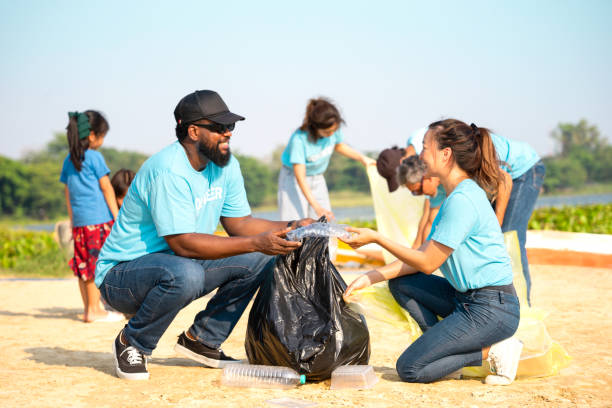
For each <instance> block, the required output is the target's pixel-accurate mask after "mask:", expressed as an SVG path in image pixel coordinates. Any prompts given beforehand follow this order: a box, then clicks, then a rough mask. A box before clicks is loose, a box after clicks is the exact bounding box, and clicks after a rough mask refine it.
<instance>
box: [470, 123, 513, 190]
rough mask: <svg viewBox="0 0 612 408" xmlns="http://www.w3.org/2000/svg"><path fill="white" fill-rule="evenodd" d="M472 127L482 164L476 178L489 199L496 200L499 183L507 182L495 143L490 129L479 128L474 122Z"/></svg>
mask: <svg viewBox="0 0 612 408" xmlns="http://www.w3.org/2000/svg"><path fill="white" fill-rule="evenodd" d="M470 127H471V128H472V131H473V134H474V138H475V139H476V142H477V143H478V146H479V150H480V160H479V161H480V166H479V167H478V169H477V170H476V174H475V178H476V180H478V184H479V185H480V186H482V188H483V189H484V190H485V191H486V192H487V194H488V196H489V199H490V200H491V201H494V200H495V199H496V198H497V191H498V189H499V184H500V183H505V179H504V177H502V173H501V170H500V162H499V160H498V158H497V152H496V151H495V145H494V144H493V140H492V139H491V134H490V132H489V129H486V128H479V127H477V126H476V125H474V124H473V123H472V124H471V126H470ZM485 186H486V188H485Z"/></svg>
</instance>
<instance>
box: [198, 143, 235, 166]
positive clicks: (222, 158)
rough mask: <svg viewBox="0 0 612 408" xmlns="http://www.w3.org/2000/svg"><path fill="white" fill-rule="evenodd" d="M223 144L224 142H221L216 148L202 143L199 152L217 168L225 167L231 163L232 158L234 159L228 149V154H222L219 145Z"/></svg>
mask: <svg viewBox="0 0 612 408" xmlns="http://www.w3.org/2000/svg"><path fill="white" fill-rule="evenodd" d="M225 142H227V141H225ZM221 143H224V142H219V143H217V144H216V145H215V146H209V145H208V144H206V143H205V142H200V143H198V151H199V152H200V154H203V155H204V156H206V157H207V158H208V159H209V160H210V161H211V162H213V163H215V164H216V165H217V166H219V167H225V166H226V165H227V163H229V160H230V157H232V152H231V150H229V149H228V151H227V153H225V154H223V153H221V150H219V144H221Z"/></svg>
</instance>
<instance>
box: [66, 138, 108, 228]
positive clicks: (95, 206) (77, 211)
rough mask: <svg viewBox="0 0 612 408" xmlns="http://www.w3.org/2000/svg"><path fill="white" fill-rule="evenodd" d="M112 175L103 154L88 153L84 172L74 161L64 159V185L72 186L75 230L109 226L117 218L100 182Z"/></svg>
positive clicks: (84, 161)
mask: <svg viewBox="0 0 612 408" xmlns="http://www.w3.org/2000/svg"><path fill="white" fill-rule="evenodd" d="M108 173H110V169H109V168H108V166H107V165H106V162H105V161H104V156H102V153H100V152H98V151H95V150H91V149H87V150H85V160H83V163H81V171H77V169H76V168H75V167H74V164H72V161H71V160H70V154H68V156H66V158H65V159H64V165H63V166H62V173H61V174H60V181H61V182H62V183H64V184H66V185H67V186H68V191H69V193H70V206H71V207H72V226H73V227H83V226H85V225H98V224H103V223H105V222H109V221H111V220H112V219H113V214H112V213H111V211H110V209H109V208H108V204H106V200H105V199H104V194H102V190H101V189H100V179H101V178H102V177H104V176H106V175H107V174H108Z"/></svg>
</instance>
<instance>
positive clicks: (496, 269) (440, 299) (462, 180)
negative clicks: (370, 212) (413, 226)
mask: <svg viewBox="0 0 612 408" xmlns="http://www.w3.org/2000/svg"><path fill="white" fill-rule="evenodd" d="M421 158H422V159H423V161H424V162H425V163H426V165H427V169H428V172H429V174H430V175H432V176H435V177H439V178H440V182H441V183H442V185H443V186H444V189H445V191H446V192H447V193H448V197H447V199H446V200H445V201H444V203H443V204H442V206H441V208H440V211H439V212H438V215H437V217H436V219H435V220H434V223H433V225H432V228H431V233H430V235H429V237H428V238H427V240H426V241H425V242H424V243H423V245H421V247H420V248H419V249H410V248H407V247H404V246H402V245H399V244H397V243H395V242H393V241H391V240H389V239H388V238H386V237H384V236H382V235H381V234H379V233H378V232H376V231H372V230H370V229H365V228H348V230H349V231H351V232H354V233H356V235H355V236H354V237H353V238H351V239H348V240H346V242H347V243H349V244H350V245H351V246H352V247H354V248H356V247H359V246H361V245H364V244H367V243H370V242H376V243H378V244H379V245H381V246H382V247H384V248H385V249H387V250H388V251H389V252H391V253H392V254H393V255H395V256H396V257H397V258H398V260H397V261H395V262H393V263H391V264H389V265H386V266H384V267H381V268H378V269H375V270H372V271H369V272H367V273H365V274H363V275H361V276H360V277H358V278H357V279H355V280H354V281H353V282H352V283H351V284H350V286H349V287H348V288H347V289H346V292H345V297H346V298H347V300H349V301H350V295H351V293H352V292H353V291H355V290H358V289H362V288H365V287H367V286H369V285H372V284H374V283H377V282H380V281H384V280H389V289H390V290H391V293H392V294H393V296H394V297H395V299H396V300H397V301H398V303H399V304H400V305H401V306H402V307H403V308H404V309H406V310H408V312H409V313H410V315H411V316H412V317H413V318H414V319H415V320H416V321H417V323H418V324H419V326H420V327H421V329H422V330H423V335H422V336H421V337H419V338H418V339H417V340H416V341H415V342H414V343H412V344H411V345H410V346H409V347H408V348H407V349H406V351H404V353H403V354H402V355H401V356H400V358H399V360H398V361H397V364H396V367H397V372H398V374H399V376H400V378H401V379H402V380H404V381H408V382H423V383H427V382H432V381H436V380H438V379H441V378H443V377H445V376H448V375H449V374H454V373H455V372H456V371H457V370H459V369H461V368H462V367H466V366H474V365H477V366H480V365H481V362H482V360H485V359H488V360H489V363H490V365H491V368H492V371H493V373H494V374H493V375H489V376H488V377H487V378H486V382H487V383H488V384H498V385H507V384H510V383H511V382H512V381H513V380H514V377H515V375H516V370H517V367H518V360H519V357H520V353H521V350H522V343H521V342H520V341H518V340H516V339H514V338H511V336H512V335H513V334H514V332H515V331H516V329H517V327H518V324H519V316H520V307H519V301H518V298H517V296H516V292H515V290H514V286H513V284H512V268H511V265H510V258H509V256H508V253H507V251H506V248H505V246H504V239H503V235H502V232H501V228H500V226H499V222H498V220H497V218H496V216H495V212H494V211H493V208H492V207H491V204H490V203H489V200H488V198H490V197H495V195H496V194H497V190H498V186H499V184H500V183H501V182H502V177H503V176H502V174H501V171H500V168H499V165H498V162H497V157H496V153H495V147H494V146H493V143H492V141H491V137H490V135H489V131H488V130H487V129H484V128H478V127H477V126H475V125H474V124H472V125H471V126H468V125H466V124H465V123H463V122H461V121H458V120H455V119H447V120H443V121H439V122H434V123H432V124H431V125H429V128H428V131H427V133H426V134H425V139H424V143H423V151H422V152H421ZM438 268H440V270H441V271H442V274H443V275H444V277H443V278H442V277H438V276H434V275H432V272H434V271H435V270H436V269H438ZM438 315H439V316H442V317H443V318H444V319H443V320H441V321H438V319H437V316H438Z"/></svg>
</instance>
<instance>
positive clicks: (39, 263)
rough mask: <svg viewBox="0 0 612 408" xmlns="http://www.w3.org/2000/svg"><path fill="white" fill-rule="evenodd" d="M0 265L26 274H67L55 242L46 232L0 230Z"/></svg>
mask: <svg viewBox="0 0 612 408" xmlns="http://www.w3.org/2000/svg"><path fill="white" fill-rule="evenodd" d="M0 242H1V243H2V244H1V245H0V268H2V270H3V271H4V272H5V273H9V274H15V275H27V276H66V275H69V274H70V269H69V268H68V265H67V262H66V260H65V259H64V256H63V255H62V252H61V250H60V247H59V245H58V244H57V242H55V240H54V239H53V236H52V235H51V234H50V233H48V232H38V231H16V230H9V229H5V228H1V229H0Z"/></svg>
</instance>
